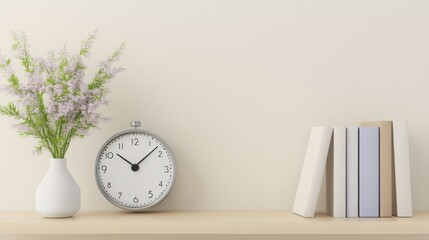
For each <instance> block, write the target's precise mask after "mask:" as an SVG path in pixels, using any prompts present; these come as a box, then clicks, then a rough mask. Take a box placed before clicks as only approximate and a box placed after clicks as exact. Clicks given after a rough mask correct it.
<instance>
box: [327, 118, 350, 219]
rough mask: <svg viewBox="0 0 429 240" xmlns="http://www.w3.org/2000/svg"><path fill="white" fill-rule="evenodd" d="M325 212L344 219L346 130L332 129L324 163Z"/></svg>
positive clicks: (343, 128)
mask: <svg viewBox="0 0 429 240" xmlns="http://www.w3.org/2000/svg"><path fill="white" fill-rule="evenodd" d="M326 193H327V194H326V196H327V210H328V213H329V214H330V215H331V216H333V217H346V128H345V127H334V133H333V137H332V140H331V145H330V148H329V153H328V159H327V162H326Z"/></svg>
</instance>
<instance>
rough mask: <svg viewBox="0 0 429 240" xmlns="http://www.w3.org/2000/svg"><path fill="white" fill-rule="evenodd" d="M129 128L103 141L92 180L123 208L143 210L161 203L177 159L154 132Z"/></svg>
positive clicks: (134, 124) (135, 124)
mask: <svg viewBox="0 0 429 240" xmlns="http://www.w3.org/2000/svg"><path fill="white" fill-rule="evenodd" d="M140 125H141V123H140V122H139V121H133V122H131V127H132V129H130V130H126V131H123V132H120V133H117V134H115V135H114V136H112V137H111V138H110V139H109V140H107V141H106V143H104V145H103V146H102V147H101V149H100V151H99V152H98V155H97V159H96V161H95V168H94V170H95V180H96V182H97V186H98V188H99V189H100V191H101V193H102V194H103V196H104V197H105V198H106V199H107V200H108V201H109V202H111V203H112V204H113V205H115V206H117V207H120V208H122V209H126V210H134V211H139V210H144V209H148V208H151V207H153V206H155V205H157V204H159V203H160V202H162V201H163V200H164V199H165V198H166V197H167V196H168V194H169V193H170V191H171V189H172V188H173V185H174V180H175V178H176V161H175V159H174V156H173V152H172V151H171V149H170V147H169V146H168V145H167V143H166V142H165V141H164V140H162V139H161V138H160V137H158V136H156V135H155V134H153V133H150V132H148V131H144V130H141V129H139V127H140Z"/></svg>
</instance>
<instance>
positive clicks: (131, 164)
mask: <svg viewBox="0 0 429 240" xmlns="http://www.w3.org/2000/svg"><path fill="white" fill-rule="evenodd" d="M116 155H118V157H120V158H122V159H123V160H124V161H125V162H127V163H129V164H130V165H133V164H132V163H131V162H130V161H128V160H127V159H125V158H124V157H122V156H121V155H119V154H116Z"/></svg>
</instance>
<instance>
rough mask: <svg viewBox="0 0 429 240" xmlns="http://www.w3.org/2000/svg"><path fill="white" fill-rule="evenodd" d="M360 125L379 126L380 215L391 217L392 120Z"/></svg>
mask: <svg viewBox="0 0 429 240" xmlns="http://www.w3.org/2000/svg"><path fill="white" fill-rule="evenodd" d="M361 126H364V127H379V128H380V195H379V196H380V217H392V198H393V197H392V196H393V193H392V189H393V176H392V173H393V167H392V166H393V134H392V121H377V122H365V123H362V124H361Z"/></svg>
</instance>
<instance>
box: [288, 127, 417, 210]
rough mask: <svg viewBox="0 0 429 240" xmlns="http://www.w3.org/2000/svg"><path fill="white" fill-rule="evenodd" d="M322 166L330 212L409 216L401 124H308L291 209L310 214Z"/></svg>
mask: <svg viewBox="0 0 429 240" xmlns="http://www.w3.org/2000/svg"><path fill="white" fill-rule="evenodd" d="M325 168H326V191H327V192H326V195H327V210H328V213H329V214H330V215H331V216H333V217H392V216H397V217H411V216H412V203H411V178H410V154H409V143H408V126H407V122H403V121H393V122H392V121H378V122H367V123H362V124H361V125H360V126H359V127H357V126H353V127H313V128H312V130H311V134H310V139H309V142H308V145H307V151H306V154H305V159H304V163H303V167H302V172H301V177H300V180H299V185H298V189H297V193H296V196H295V203H294V206H293V212H294V213H296V214H298V215H301V216H304V217H313V216H314V212H315V210H316V204H317V199H318V196H319V192H320V187H321V185H322V180H323V175H324V172H325Z"/></svg>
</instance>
